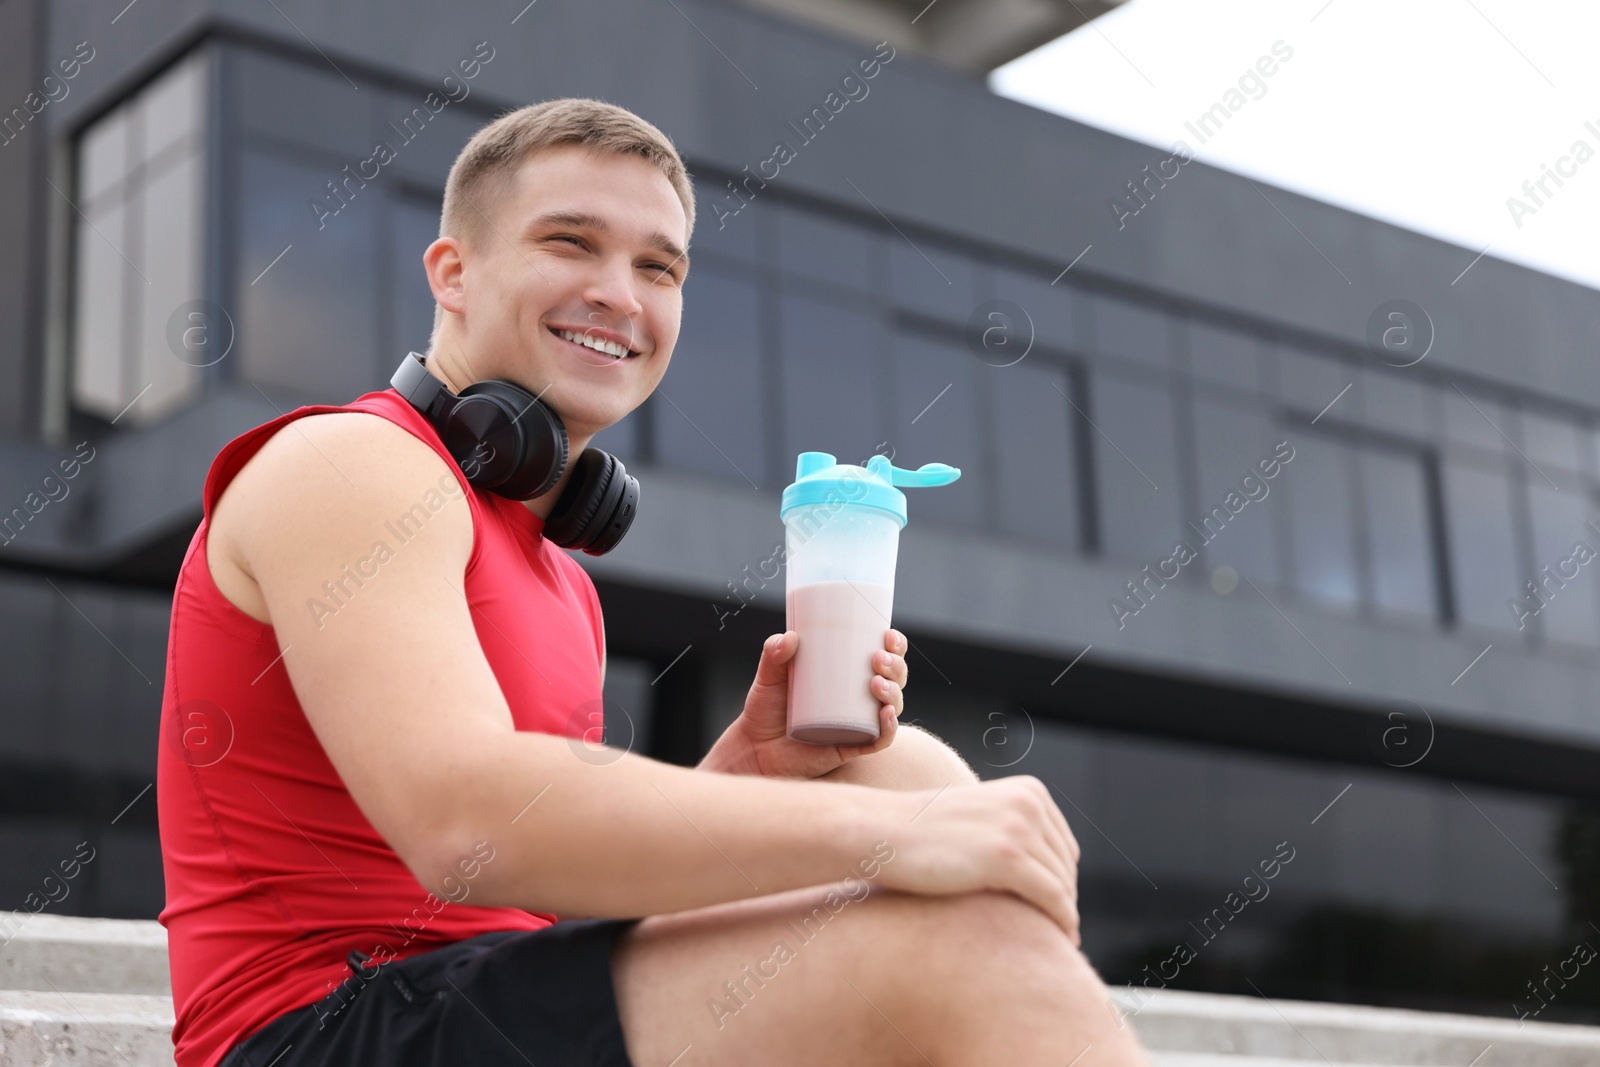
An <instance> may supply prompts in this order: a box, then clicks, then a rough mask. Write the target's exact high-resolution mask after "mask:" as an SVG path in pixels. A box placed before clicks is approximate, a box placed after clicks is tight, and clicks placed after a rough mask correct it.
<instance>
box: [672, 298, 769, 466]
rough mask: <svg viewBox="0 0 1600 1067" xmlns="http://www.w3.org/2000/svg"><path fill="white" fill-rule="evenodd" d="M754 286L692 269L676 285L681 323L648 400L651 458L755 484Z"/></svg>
mask: <svg viewBox="0 0 1600 1067" xmlns="http://www.w3.org/2000/svg"><path fill="white" fill-rule="evenodd" d="M761 358H762V356H761V289H760V286H759V285H758V284H757V283H756V282H754V281H752V280H750V279H748V278H740V277H736V276H734V275H730V274H723V273H720V272H718V271H716V270H710V269H706V270H702V269H701V268H699V267H697V268H695V269H694V270H693V271H692V272H691V273H690V277H689V281H688V282H687V283H686V284H685V286H684V291H683V330H682V333H681V334H680V335H679V337H678V343H677V347H675V348H674V349H673V353H672V362H671V364H669V365H668V367H667V374H666V377H665V378H663V379H662V380H661V385H660V386H659V387H658V388H657V390H656V397H657V399H653V400H651V403H652V404H653V405H654V407H653V408H652V412H653V414H654V420H655V437H656V459H657V460H659V461H660V462H663V463H669V464H672V465H674V466H679V467H688V468H691V469H694V470H701V471H705V472H707V473H708V474H716V475H720V476H722V477H725V478H735V479H738V480H739V481H740V482H741V483H743V482H746V481H748V482H749V483H751V484H754V485H757V486H760V485H762V484H764V483H765V480H766V476H767V468H766V447H765V444H764V442H763V440H762V433H761V426H762V423H763V421H764V420H763V419H762V411H763V405H762V395H761Z"/></svg>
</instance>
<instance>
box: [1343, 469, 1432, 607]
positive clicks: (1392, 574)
mask: <svg viewBox="0 0 1600 1067" xmlns="http://www.w3.org/2000/svg"><path fill="white" fill-rule="evenodd" d="M1361 484H1362V489H1363V491H1364V492H1365V504H1366V506H1365V511H1366V518H1367V547H1368V555H1369V558H1370V562H1371V566H1372V582H1371V596H1372V599H1373V603H1374V605H1375V606H1376V607H1377V608H1378V610H1379V611H1384V612H1403V613H1409V614H1412V615H1433V614H1435V612H1436V603H1435V590H1434V580H1433V551H1432V534H1431V531H1430V527H1429V519H1428V486H1427V480H1426V477H1425V476H1424V473H1423V468H1422V460H1421V459H1420V458H1419V457H1417V456H1415V455H1409V454H1405V453H1399V452H1389V451H1380V450H1377V449H1372V448H1366V449H1362V455H1361Z"/></svg>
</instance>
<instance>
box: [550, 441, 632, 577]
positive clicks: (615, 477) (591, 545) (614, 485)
mask: <svg viewBox="0 0 1600 1067" xmlns="http://www.w3.org/2000/svg"><path fill="white" fill-rule="evenodd" d="M638 508H639V481H638V479H637V478H634V477H633V476H632V475H630V474H629V473H628V470H627V468H626V467H624V466H623V465H622V461H621V460H619V459H617V458H616V457H615V456H613V455H611V454H610V453H607V452H602V451H600V449H598V448H586V449H584V451H583V455H581V456H579V457H578V461H577V464H576V465H575V466H574V467H573V471H572V478H571V480H570V481H568V483H567V487H566V488H565V489H564V490H562V492H561V499H559V500H557V501H556V506H555V507H554V508H552V509H551V511H550V516H549V518H547V519H546V520H545V524H544V536H545V537H546V538H548V539H549V540H551V541H553V542H555V543H556V544H558V545H560V546H561V547H562V548H581V549H582V550H583V551H585V552H587V553H588V554H589V555H591V556H600V555H604V554H605V553H607V552H609V551H611V549H613V548H615V547H616V544H617V542H618V541H620V540H622V535H623V534H625V533H627V532H628V527H629V526H630V525H632V523H633V516H634V514H635V513H636V512H637V511H638Z"/></svg>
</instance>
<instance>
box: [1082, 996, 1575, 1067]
mask: <svg viewBox="0 0 1600 1067" xmlns="http://www.w3.org/2000/svg"><path fill="white" fill-rule="evenodd" d="M1112 995H1113V998H1114V999H1115V1000H1116V1001H1117V1002H1118V1003H1119V1004H1121V1005H1122V1006H1123V1008H1124V1010H1125V1011H1127V1012H1128V1013H1129V1019H1128V1021H1129V1022H1130V1023H1131V1024H1132V1025H1133V1027H1134V1029H1135V1030H1136V1031H1137V1032H1138V1034H1139V1037H1140V1039H1141V1040H1142V1041H1144V1043H1145V1046H1146V1047H1147V1048H1149V1049H1150V1050H1151V1053H1152V1058H1153V1059H1155V1060H1156V1061H1157V1067H1279V1065H1282V1064H1294V1065H1295V1067H1306V1064H1307V1062H1308V1061H1310V1062H1315V1063H1317V1064H1331V1065H1335V1067H1345V1065H1347V1064H1361V1065H1383V1067H1467V1065H1468V1064H1476V1065H1477V1067H1594V1065H1595V1064H1600V1027H1592V1026H1569V1025H1565V1024H1560V1023H1540V1022H1530V1023H1519V1022H1517V1021H1516V1020H1514V1019H1509V1018H1507V1019H1492V1018H1486V1017H1484V1016H1479V1015H1452V1014H1447V1013H1444V1012H1428V1011H1405V1010H1401V1009H1397V1008H1368V1007H1361V1006H1357V1005H1349V1004H1319V1003H1309V1002H1306V1001H1295V1000H1270V1001H1269V1000H1266V999H1264V998H1262V997H1240V996H1222V995H1219V994H1214V993H1183V992H1177V991H1175V990H1160V991H1158V992H1156V993H1155V994H1154V995H1151V996H1148V997H1145V996H1143V995H1140V996H1134V995H1132V994H1130V993H1129V991H1128V990H1127V989H1126V988H1123V989H1121V990H1114V991H1113V994H1112Z"/></svg>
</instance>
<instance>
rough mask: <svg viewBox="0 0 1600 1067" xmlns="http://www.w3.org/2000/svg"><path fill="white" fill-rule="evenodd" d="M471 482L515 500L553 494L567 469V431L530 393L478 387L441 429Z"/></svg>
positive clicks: (503, 386)
mask: <svg viewBox="0 0 1600 1067" xmlns="http://www.w3.org/2000/svg"><path fill="white" fill-rule="evenodd" d="M439 437H440V439H441V440H443V441H444V446H445V448H447V449H448V450H449V451H450V454H451V455H452V456H454V457H455V460H456V462H457V463H459V464H460V465H461V470H462V473H464V474H465V475H466V476H467V481H468V482H470V483H471V484H473V485H475V486H478V487H480V488H483V489H489V490H492V491H493V492H495V493H498V494H499V495H500V496H504V497H510V498H511V499H513V500H531V499H533V498H534V497H536V496H539V495H540V494H542V493H548V492H549V491H550V490H551V489H552V488H553V487H554V486H555V484H556V482H557V481H559V480H560V478H561V472H562V471H564V470H566V467H567V447H568V446H567V428H566V426H565V425H563V424H562V422H561V417H560V416H559V415H557V414H556V413H555V412H554V411H552V410H551V409H550V408H548V407H546V406H545V405H543V404H541V403H539V401H538V399H537V398H536V397H534V396H533V394H531V393H529V392H528V391H527V390H525V389H522V388H521V387H519V386H516V385H513V384H512V383H510V382H502V381H497V380H490V381H482V382H474V383H473V384H471V385H469V386H467V387H466V388H465V389H463V390H462V391H461V395H460V399H459V402H458V403H457V404H456V406H455V409H454V410H453V411H451V413H450V414H449V416H448V417H447V418H445V420H444V425H443V426H440V427H439Z"/></svg>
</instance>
